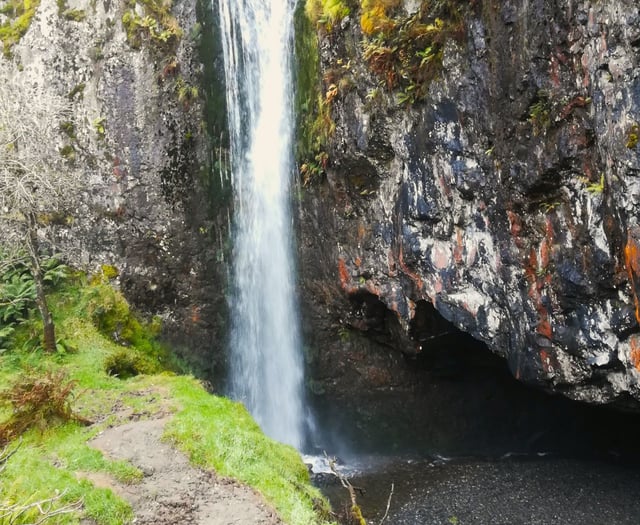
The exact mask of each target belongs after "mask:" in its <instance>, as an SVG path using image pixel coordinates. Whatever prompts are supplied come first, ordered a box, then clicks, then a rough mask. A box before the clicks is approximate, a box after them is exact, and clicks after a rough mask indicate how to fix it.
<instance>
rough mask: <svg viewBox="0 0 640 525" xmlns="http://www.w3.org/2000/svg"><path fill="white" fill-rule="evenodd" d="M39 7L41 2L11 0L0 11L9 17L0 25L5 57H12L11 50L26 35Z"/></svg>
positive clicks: (0, 40) (34, 0) (0, 39)
mask: <svg viewBox="0 0 640 525" xmlns="http://www.w3.org/2000/svg"><path fill="white" fill-rule="evenodd" d="M39 6H40V0H9V2H7V4H5V5H4V7H3V8H2V10H0V12H1V13H2V14H3V15H6V16H7V17H8V19H7V20H6V21H5V22H4V23H3V24H2V25H0V42H2V46H3V47H2V52H3V54H4V56H5V57H10V56H11V48H12V47H13V46H14V45H15V44H17V43H18V42H19V41H20V39H21V38H22V37H23V36H24V35H25V33H26V32H27V30H28V29H29V26H30V25H31V20H32V19H33V17H34V15H35V14H36V11H37V10H38V7H39Z"/></svg>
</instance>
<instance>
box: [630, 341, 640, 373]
mask: <svg viewBox="0 0 640 525" xmlns="http://www.w3.org/2000/svg"><path fill="white" fill-rule="evenodd" d="M629 345H630V347H631V350H630V351H629V358H630V359H631V362H632V363H633V366H634V367H635V369H636V370H637V371H638V372H640V336H639V335H637V334H634V335H632V336H631V337H630V338H629Z"/></svg>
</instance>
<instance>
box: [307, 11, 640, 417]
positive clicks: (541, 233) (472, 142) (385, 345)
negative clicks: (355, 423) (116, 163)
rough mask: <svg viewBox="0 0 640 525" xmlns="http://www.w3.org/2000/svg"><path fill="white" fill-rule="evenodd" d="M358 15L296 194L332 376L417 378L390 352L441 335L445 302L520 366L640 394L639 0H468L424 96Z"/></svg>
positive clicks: (573, 389)
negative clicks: (319, 168)
mask: <svg viewBox="0 0 640 525" xmlns="http://www.w3.org/2000/svg"><path fill="white" fill-rule="evenodd" d="M410 4H416V3H415V2H413V3H412V2H405V4H404V5H405V8H406V9H407V10H408V11H409V12H410V11H411V9H415V8H416V6H415V5H413V6H412V5H410ZM359 16H360V13H359V11H357V10H354V11H352V13H351V15H350V17H348V18H346V19H344V20H343V21H342V22H341V24H339V25H336V26H335V27H334V28H333V30H332V31H331V32H326V31H324V30H323V31H320V50H321V69H322V73H323V75H324V79H325V85H324V89H325V90H328V89H329V88H330V87H331V86H330V85H329V82H331V83H332V84H333V85H334V87H338V86H340V87H338V92H337V94H336V93H332V94H331V115H332V117H333V119H334V121H335V123H336V131H335V133H334V135H333V137H332V139H331V141H330V148H329V151H328V153H329V164H328V167H327V169H326V176H324V177H323V178H322V179H321V180H318V179H316V180H315V181H311V182H310V183H309V185H308V187H307V188H306V189H305V191H304V198H303V203H302V204H301V206H300V209H301V219H300V230H301V239H300V252H301V258H302V264H301V269H302V282H303V287H304V293H303V301H304V305H305V316H306V317H305V319H306V321H305V322H306V324H307V327H308V330H307V332H306V335H307V337H308V339H309V340H310V342H311V346H312V356H311V357H312V359H314V360H315V361H314V362H315V364H316V368H315V370H316V373H315V376H314V380H315V381H316V383H317V384H316V388H317V389H318V390H320V391H327V390H329V391H335V390H339V389H340V388H341V387H340V385H351V386H354V385H355V386H356V387H357V388H362V389H365V390H371V389H376V388H382V389H384V388H386V389H389V388H393V387H396V386H397V385H399V384H401V383H402V382H403V377H404V375H405V374H406V366H405V365H404V359H403V358H402V357H401V354H400V353H399V352H392V351H390V349H391V348H393V349H395V350H396V351H400V352H402V353H403V354H404V355H405V356H406V357H408V358H412V356H416V355H420V354H421V353H423V352H425V351H428V347H429V345H430V344H431V342H432V337H433V336H435V335H437V332H438V330H439V327H440V326H441V325H442V323H443V320H442V319H440V318H439V316H438V315H435V314H434V308H435V310H436V311H437V312H438V313H439V314H440V315H441V316H443V317H444V319H446V320H448V321H450V322H451V323H453V324H454V325H455V326H456V327H458V328H460V329H461V330H463V331H465V332H468V333H470V334H472V335H473V336H474V337H475V338H476V339H478V340H480V341H483V342H485V343H486V344H487V345H488V346H489V348H490V349H491V350H492V351H493V352H495V353H497V354H499V355H500V356H502V357H504V358H505V359H506V360H507V361H508V364H509V367H510V369H511V372H512V373H513V375H514V376H515V377H516V378H518V379H520V380H521V381H524V382H526V383H529V384H533V385H536V386H539V387H542V388H543V389H546V390H549V391H554V392H560V393H563V394H565V395H567V396H569V397H571V398H573V399H577V400H582V401H587V402H591V403H598V404H608V403H616V404H617V405H618V406H626V407H633V408H635V409H637V408H638V407H639V406H640V404H639V403H638V401H640V388H639V383H638V380H639V379H640V357H639V356H640V334H639V333H638V332H639V330H638V319H639V316H638V313H637V308H638V292H639V290H638V282H639V279H640V276H639V275H638V273H639V270H640V261H639V259H638V253H639V252H638V246H639V243H640V227H639V226H638V218H639V217H640V206H639V205H640V202H639V198H640V148H639V146H638V140H637V138H638V121H639V120H640V64H639V61H640V14H639V8H638V5H637V3H635V2H633V1H631V0H615V1H611V2H584V1H577V2H576V1H569V0H536V1H533V2H517V1H508V2H497V3H496V2H485V1H482V2H470V3H469V7H468V9H467V10H466V14H465V24H464V25H465V31H464V38H462V39H460V41H459V42H456V41H454V40H453V39H452V40H450V41H449V42H447V44H446V45H445V50H444V57H443V64H442V69H441V71H440V72H439V74H437V75H435V76H434V78H433V80H432V81H431V83H430V85H429V88H428V93H427V95H426V97H425V98H424V100H422V101H418V102H415V103H413V104H406V103H399V102H398V100H399V99H398V93H397V92H396V93H389V92H388V91H386V90H385V89H384V86H383V88H382V89H381V86H380V83H379V81H378V78H377V77H376V76H375V75H374V74H373V73H372V72H371V71H370V70H369V68H368V67H367V65H366V62H365V59H364V57H363V47H362V44H361V41H362V38H363V35H362V30H361V28H360V23H359ZM345 64H347V65H348V67H345ZM336 76H337V77H338V78H336ZM344 78H347V79H348V82H342V81H340V80H341V79H344ZM445 324H446V323H445ZM312 327H315V328H317V330H313V329H311V328H312ZM354 334H355V335H354ZM361 334H365V335H366V336H367V337H366V338H364V339H363V338H362V337H361ZM328 369H332V370H334V371H335V374H334V375H333V376H332V377H328V374H326V373H324V374H323V370H324V371H326V370H328Z"/></svg>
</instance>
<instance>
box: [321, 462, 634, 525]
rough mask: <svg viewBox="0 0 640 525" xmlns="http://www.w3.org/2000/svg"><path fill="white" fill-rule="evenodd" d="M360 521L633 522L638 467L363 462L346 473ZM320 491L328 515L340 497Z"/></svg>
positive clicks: (344, 498)
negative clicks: (328, 506) (355, 496)
mask: <svg viewBox="0 0 640 525" xmlns="http://www.w3.org/2000/svg"><path fill="white" fill-rule="evenodd" d="M349 479H350V481H351V482H352V484H353V485H354V486H356V487H358V488H359V489H361V492H359V493H358V494H359V495H358V503H359V504H360V506H361V508H362V509H363V512H364V515H365V517H366V518H367V522H368V523H370V524H378V523H380V520H381V519H382V517H383V516H384V514H385V511H386V507H387V503H388V498H389V493H390V490H391V484H392V483H393V485H394V489H393V495H392V497H391V503H390V505H389V514H388V516H387V518H386V520H385V521H384V523H385V524H389V525H419V524H425V525H426V524H443V525H463V524H495V525H502V524H504V525H518V524H522V525H525V524H526V525H537V524H539V525H555V524H558V525H561V524H562V525H573V524H575V525H591V524H592V525H608V524H617V525H619V524H638V523H640V468H638V466H637V465H628V464H625V463H623V462H619V463H618V462H611V461H603V460H596V459H567V458H560V457H551V456H547V457H526V458H525V457H509V458H504V459H492V460H481V459H456V460H449V461H441V460H435V461H434V460H430V461H429V460H406V459H405V460H403V459H399V458H395V459H391V460H389V459H382V458H378V459H377V460H374V459H371V458H369V459H368V460H365V461H364V462H362V463H361V464H360V465H359V468H357V469H356V471H352V472H351V473H349ZM323 491H324V492H325V494H327V496H329V498H330V499H331V501H332V504H333V506H334V508H335V509H340V508H344V506H345V505H346V504H347V503H348V500H349V498H348V493H347V492H346V490H345V489H344V488H342V487H341V486H340V485H338V484H333V485H329V486H325V487H324V488H323Z"/></svg>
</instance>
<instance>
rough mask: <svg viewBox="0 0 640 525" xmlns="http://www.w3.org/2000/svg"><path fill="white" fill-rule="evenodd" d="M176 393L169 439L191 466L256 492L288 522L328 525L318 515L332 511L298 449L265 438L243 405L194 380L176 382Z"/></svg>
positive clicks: (297, 524)
mask: <svg viewBox="0 0 640 525" xmlns="http://www.w3.org/2000/svg"><path fill="white" fill-rule="evenodd" d="M172 391H173V396H174V397H175V398H176V399H177V400H178V401H179V402H180V404H181V405H182V410H181V411H180V412H178V414H176V416H175V417H174V418H173V420H172V421H171V422H170V423H169V424H168V425H167V430H166V437H167V438H169V439H171V440H172V441H174V442H175V443H177V445H178V448H180V449H181V450H183V451H184V452H186V453H187V454H188V455H189V457H190V458H191V461H192V462H194V463H195V464H197V465H201V466H203V467H211V468H214V469H215V470H216V471H217V472H218V473H219V474H222V475H223V476H231V477H234V478H236V479H239V480H240V481H243V482H245V483H247V484H248V485H250V486H252V487H254V488H256V489H258V491H260V492H261V493H262V494H263V495H264V496H265V498H266V499H267V501H269V502H270V503H271V504H272V505H273V506H274V507H275V508H276V510H277V511H278V513H279V514H280V516H281V517H282V519H284V521H285V522H287V523H291V524H292V525H312V524H320V523H326V522H325V521H324V519H322V518H319V515H320V516H325V517H326V516H328V510H329V509H328V507H327V505H326V502H325V501H324V499H323V498H322V497H321V496H320V493H319V491H318V490H317V489H315V488H313V487H311V485H310V484H309V473H308V471H307V468H306V467H305V465H304V464H303V463H302V461H301V459H300V456H299V454H298V453H297V452H296V450H295V449H293V448H292V447H289V446H286V445H283V444H281V443H278V442H276V441H273V440H272V439H269V438H268V437H266V436H265V435H264V434H263V433H262V432H261V430H260V428H259V427H258V425H257V424H256V423H255V422H254V421H253V419H252V418H251V416H250V415H249V414H248V412H247V411H246V410H245V408H244V407H243V406H242V405H241V404H240V403H236V402H233V401H230V400H228V399H224V398H220V397H214V396H210V395H208V394H207V393H206V392H205V391H203V390H202V389H201V388H200V387H199V386H198V385H197V383H195V382H194V380H193V379H189V378H186V377H176V378H174V379H173V381H172ZM265 458H269V461H265Z"/></svg>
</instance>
